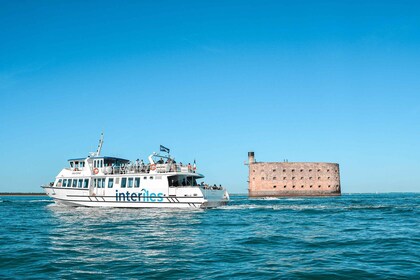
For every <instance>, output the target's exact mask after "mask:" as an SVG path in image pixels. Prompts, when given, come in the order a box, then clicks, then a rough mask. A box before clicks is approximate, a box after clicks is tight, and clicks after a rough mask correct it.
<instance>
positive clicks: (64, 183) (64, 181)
mask: <svg viewBox="0 0 420 280" xmlns="http://www.w3.org/2000/svg"><path fill="white" fill-rule="evenodd" d="M63 187H64V188H65V187H67V179H64V180H63Z"/></svg>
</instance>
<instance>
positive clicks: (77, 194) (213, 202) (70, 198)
mask: <svg viewBox="0 0 420 280" xmlns="http://www.w3.org/2000/svg"><path fill="white" fill-rule="evenodd" d="M44 190H45V192H46V194H47V195H48V196H49V197H51V198H52V199H54V201H55V202H56V203H57V204H59V205H65V206H72V207H80V206H81V207H112V208H190V209H200V208H201V209H203V208H214V207H219V206H223V205H226V204H227V203H228V201H229V194H228V193H227V192H226V191H225V190H211V191H207V190H206V191H204V192H203V193H202V195H201V196H175V195H166V194H164V196H162V197H159V198H157V197H151V196H142V197H141V198H140V197H135V198H136V199H134V198H132V197H131V198H130V197H129V196H127V197H124V198H121V197H119V196H118V195H112V196H107V195H89V194H88V192H87V191H84V190H79V189H73V190H74V191H73V192H71V193H69V191H68V190H69V189H64V190H63V189H62V188H55V187H44ZM70 190H71V189H70Z"/></svg>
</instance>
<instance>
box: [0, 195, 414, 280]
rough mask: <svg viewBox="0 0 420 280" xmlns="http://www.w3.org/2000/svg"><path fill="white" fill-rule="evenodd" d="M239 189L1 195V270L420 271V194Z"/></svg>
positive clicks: (304, 275)
mask: <svg viewBox="0 0 420 280" xmlns="http://www.w3.org/2000/svg"><path fill="white" fill-rule="evenodd" d="M231 199H232V201H231V203H230V204H229V205H228V206H225V207H221V208H218V209H212V210H161V209H111V208H107V209H97V208H82V207H79V208H70V207H63V206H57V205H56V204H54V203H53V202H52V201H51V200H50V199H48V198H46V197H0V222H1V227H0V278H1V279H23V278H24V279H197V278H200V279H214V278H217V279H355V278H359V279H364V278H369V279H420V194H347V195H343V196H342V197H332V198H282V199H248V198H247V197H246V196H232V197H231Z"/></svg>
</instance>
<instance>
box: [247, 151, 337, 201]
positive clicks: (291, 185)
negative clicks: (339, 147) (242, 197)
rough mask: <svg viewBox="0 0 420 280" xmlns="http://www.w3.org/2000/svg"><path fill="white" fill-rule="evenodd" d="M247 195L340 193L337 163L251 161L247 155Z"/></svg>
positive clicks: (331, 194)
mask: <svg viewBox="0 0 420 280" xmlns="http://www.w3.org/2000/svg"><path fill="white" fill-rule="evenodd" d="M248 159H249V162H248V164H249V185H248V194H249V196H250V197H264V196H337V195H341V185H340V169H339V165H338V164H337V163H324V162H255V160H254V153H253V152H250V153H249V154H248Z"/></svg>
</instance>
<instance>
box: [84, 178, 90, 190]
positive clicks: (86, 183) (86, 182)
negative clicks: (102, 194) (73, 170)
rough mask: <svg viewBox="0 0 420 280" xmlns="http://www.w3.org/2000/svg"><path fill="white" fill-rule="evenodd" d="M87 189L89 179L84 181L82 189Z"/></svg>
mask: <svg viewBox="0 0 420 280" xmlns="http://www.w3.org/2000/svg"><path fill="white" fill-rule="evenodd" d="M88 187H89V179H85V181H84V184H83V188H85V189H87V188H88Z"/></svg>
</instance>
